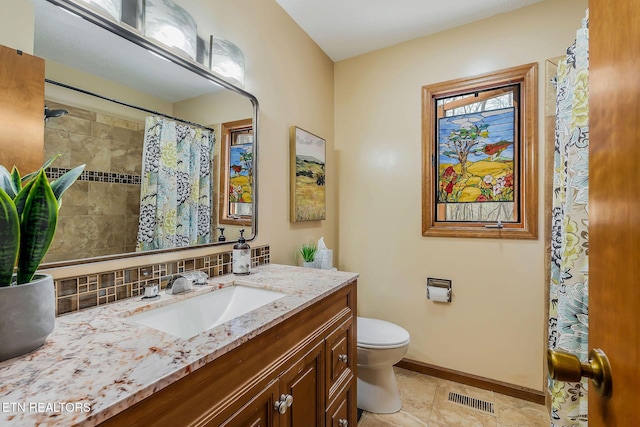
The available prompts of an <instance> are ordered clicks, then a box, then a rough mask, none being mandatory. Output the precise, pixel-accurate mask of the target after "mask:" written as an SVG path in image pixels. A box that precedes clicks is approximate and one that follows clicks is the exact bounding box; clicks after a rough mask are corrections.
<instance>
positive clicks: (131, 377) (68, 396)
mask: <svg viewBox="0 0 640 427" xmlns="http://www.w3.org/2000/svg"><path fill="white" fill-rule="evenodd" d="M357 277H358V275H357V274H355V273H347V272H339V271H327V270H314V269H306V268H300V267H292V266H284V265H275V264H267V265H264V266H261V267H257V268H254V269H253V270H252V273H251V274H250V275H248V276H234V275H226V276H220V277H215V278H210V279H209V280H208V285H209V286H203V287H197V288H196V290H194V291H192V292H189V293H186V294H181V295H167V294H165V293H164V291H163V292H161V295H162V297H161V298H160V299H159V300H156V301H153V300H141V299H140V298H139V297H136V298H130V299H127V300H123V301H120V302H116V303H112V304H107V305H104V306H100V307H96V308H92V309H88V310H84V311H80V312H76V313H73V314H69V315H64V316H61V317H58V318H57V319H56V326H55V329H54V331H53V332H52V333H51V335H49V337H48V338H47V340H46V342H45V344H44V346H42V347H40V348H39V349H37V350H35V351H33V352H31V353H28V354H26V355H24V356H20V357H16V358H13V359H10V360H6V361H4V362H1V363H0V425H2V426H5V425H8V426H73V425H83V426H93V425H96V424H99V423H100V422H102V421H104V420H106V419H108V418H110V417H112V416H114V415H115V414H117V413H119V412H121V411H123V410H125V409H127V408H128V407H130V406H132V405H134V404H135V403H137V402H139V401H141V400H142V399H144V398H146V397H148V396H150V395H152V394H153V393H154V392H155V391H157V390H160V389H162V388H164V387H166V386H168V385H169V384H171V383H173V382H175V381H177V380H178V379H180V378H182V377H184V376H186V375H188V374H189V373H190V372H192V371H194V370H196V369H198V368H200V367H202V366H204V365H206V364H207V363H210V362H212V361H214V360H215V359H216V358H217V357H219V356H221V355H223V354H225V353H227V352H229V351H230V350H232V349H234V348H236V347H238V346H239V345H241V344H242V343H244V342H246V341H248V340H250V339H251V338H253V337H255V336H256V335H258V334H260V333H261V332H263V331H265V330H266V329H269V328H270V327H272V326H274V325H276V324H278V323H280V322H282V321H283V320H284V319H287V318H288V317H291V316H292V315H294V314H296V313H298V312H299V311H301V310H302V309H304V308H305V307H308V306H309V305H311V304H313V303H314V302H316V301H318V300H320V299H322V298H323V297H324V296H325V295H327V294H329V293H331V292H332V291H334V290H337V289H339V288H341V287H344V286H346V285H347V284H349V283H351V282H353V281H354V280H356V279H357ZM232 284H242V285H248V286H254V287H259V288H265V289H272V290H275V291H279V292H283V293H286V294H287V296H285V297H283V298H280V299H278V300H276V301H273V302H271V303H269V304H267V305H265V306H262V307H260V308H258V309H256V310H254V311H252V312H249V313H247V314H245V315H243V316H240V317H238V318H235V319H233V320H231V321H229V322H227V323H224V324H222V325H220V326H217V327H215V328H212V329H210V330H208V331H205V332H203V333H201V334H199V335H196V336H195V337H193V338H190V339H182V338H177V337H175V336H172V335H169V334H166V333H163V332H161V331H159V330H156V329H153V328H149V327H146V326H143V325H139V324H135V323H132V322H128V321H127V320H126V317H127V316H129V315H131V314H134V313H137V312H140V311H144V310H147V309H149V308H153V307H156V306H158V305H163V304H167V303H170V302H172V301H176V300H181V299H185V298H189V297H191V296H195V295H196V294H199V293H204V292H215V290H217V289H220V288H223V287H226V286H230V285H232Z"/></svg>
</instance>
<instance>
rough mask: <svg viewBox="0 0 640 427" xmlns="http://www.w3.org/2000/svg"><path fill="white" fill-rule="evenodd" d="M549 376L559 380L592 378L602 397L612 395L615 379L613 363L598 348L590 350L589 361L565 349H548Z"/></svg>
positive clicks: (574, 380)
mask: <svg viewBox="0 0 640 427" xmlns="http://www.w3.org/2000/svg"><path fill="white" fill-rule="evenodd" d="M547 365H548V366H549V376H551V378H553V379H554V380H558V381H573V382H576V381H580V378H582V377H586V378H590V379H591V382H593V385H594V386H595V388H596V391H597V392H598V393H599V394H600V395H601V396H602V397H609V396H611V390H612V387H613V380H612V378H611V365H610V364H609V359H608V358H607V355H606V354H604V351H602V350H600V349H598V348H596V349H592V350H591V351H590V352H589V361H588V362H587V363H581V362H580V359H578V357H577V356H575V355H573V354H570V353H565V352H564V351H556V350H551V349H549V350H547Z"/></svg>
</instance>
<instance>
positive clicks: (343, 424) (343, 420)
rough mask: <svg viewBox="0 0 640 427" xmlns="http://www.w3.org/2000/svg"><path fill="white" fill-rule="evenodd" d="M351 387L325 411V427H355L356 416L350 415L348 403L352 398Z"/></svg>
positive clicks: (350, 410)
mask: <svg viewBox="0 0 640 427" xmlns="http://www.w3.org/2000/svg"><path fill="white" fill-rule="evenodd" d="M351 390H352V387H349V388H348V389H347V390H346V391H345V392H344V393H343V394H342V395H340V397H338V398H337V399H336V401H335V402H334V403H333V405H331V407H330V408H329V409H328V410H327V423H326V427H349V425H351V426H353V427H356V424H357V414H354V413H352V409H351V408H352V406H353V405H351V404H350V403H351V401H352V399H353V398H354V396H352V393H351Z"/></svg>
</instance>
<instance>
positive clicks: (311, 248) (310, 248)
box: [300, 243, 318, 262]
mask: <svg viewBox="0 0 640 427" xmlns="http://www.w3.org/2000/svg"><path fill="white" fill-rule="evenodd" d="M317 251H318V248H317V247H316V245H315V243H305V244H303V245H302V246H301V247H300V255H302V259H303V260H304V261H305V262H313V260H314V259H315V257H316V252H317Z"/></svg>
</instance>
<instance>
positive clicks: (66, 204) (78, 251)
mask: <svg viewBox="0 0 640 427" xmlns="http://www.w3.org/2000/svg"><path fill="white" fill-rule="evenodd" d="M45 104H46V105H47V106H48V107H49V108H50V109H65V110H67V111H68V112H69V114H67V115H65V116H62V117H58V118H52V119H49V120H48V121H47V122H46V124H45V144H44V146H45V148H44V157H45V159H49V158H51V157H52V156H54V155H55V154H58V153H59V154H61V155H62V156H61V157H59V158H58V159H57V160H56V161H55V162H54V163H53V165H52V169H51V170H50V171H48V172H49V173H48V175H49V176H50V177H55V176H56V173H60V174H61V173H64V172H65V171H66V170H67V169H69V168H72V167H75V166H78V165H80V164H83V163H85V164H86V168H85V172H84V173H83V174H82V176H81V177H80V179H79V180H78V181H77V182H76V183H75V184H74V185H72V186H71V187H70V188H69V190H68V191H67V192H66V193H65V195H64V198H63V204H62V208H61V209H60V218H59V221H58V230H57V232H56V237H55V238H54V240H53V244H52V246H51V249H50V250H49V252H48V254H47V257H46V258H45V260H44V261H45V262H56V261H65V260H71V259H78V258H88V257H95V256H102V255H111V254H119V253H126V252H133V251H134V250H135V245H136V235H137V229H138V215H139V213H140V207H139V203H140V174H141V168H142V141H143V138H144V123H142V122H135V121H130V120H125V119H121V118H117V117H112V116H108V115H105V114H101V113H96V112H92V111H88V110H84V109H81V108H76V107H71V106H68V105H64V104H60V103H55V102H50V101H46V102H45ZM59 169H61V170H59Z"/></svg>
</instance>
